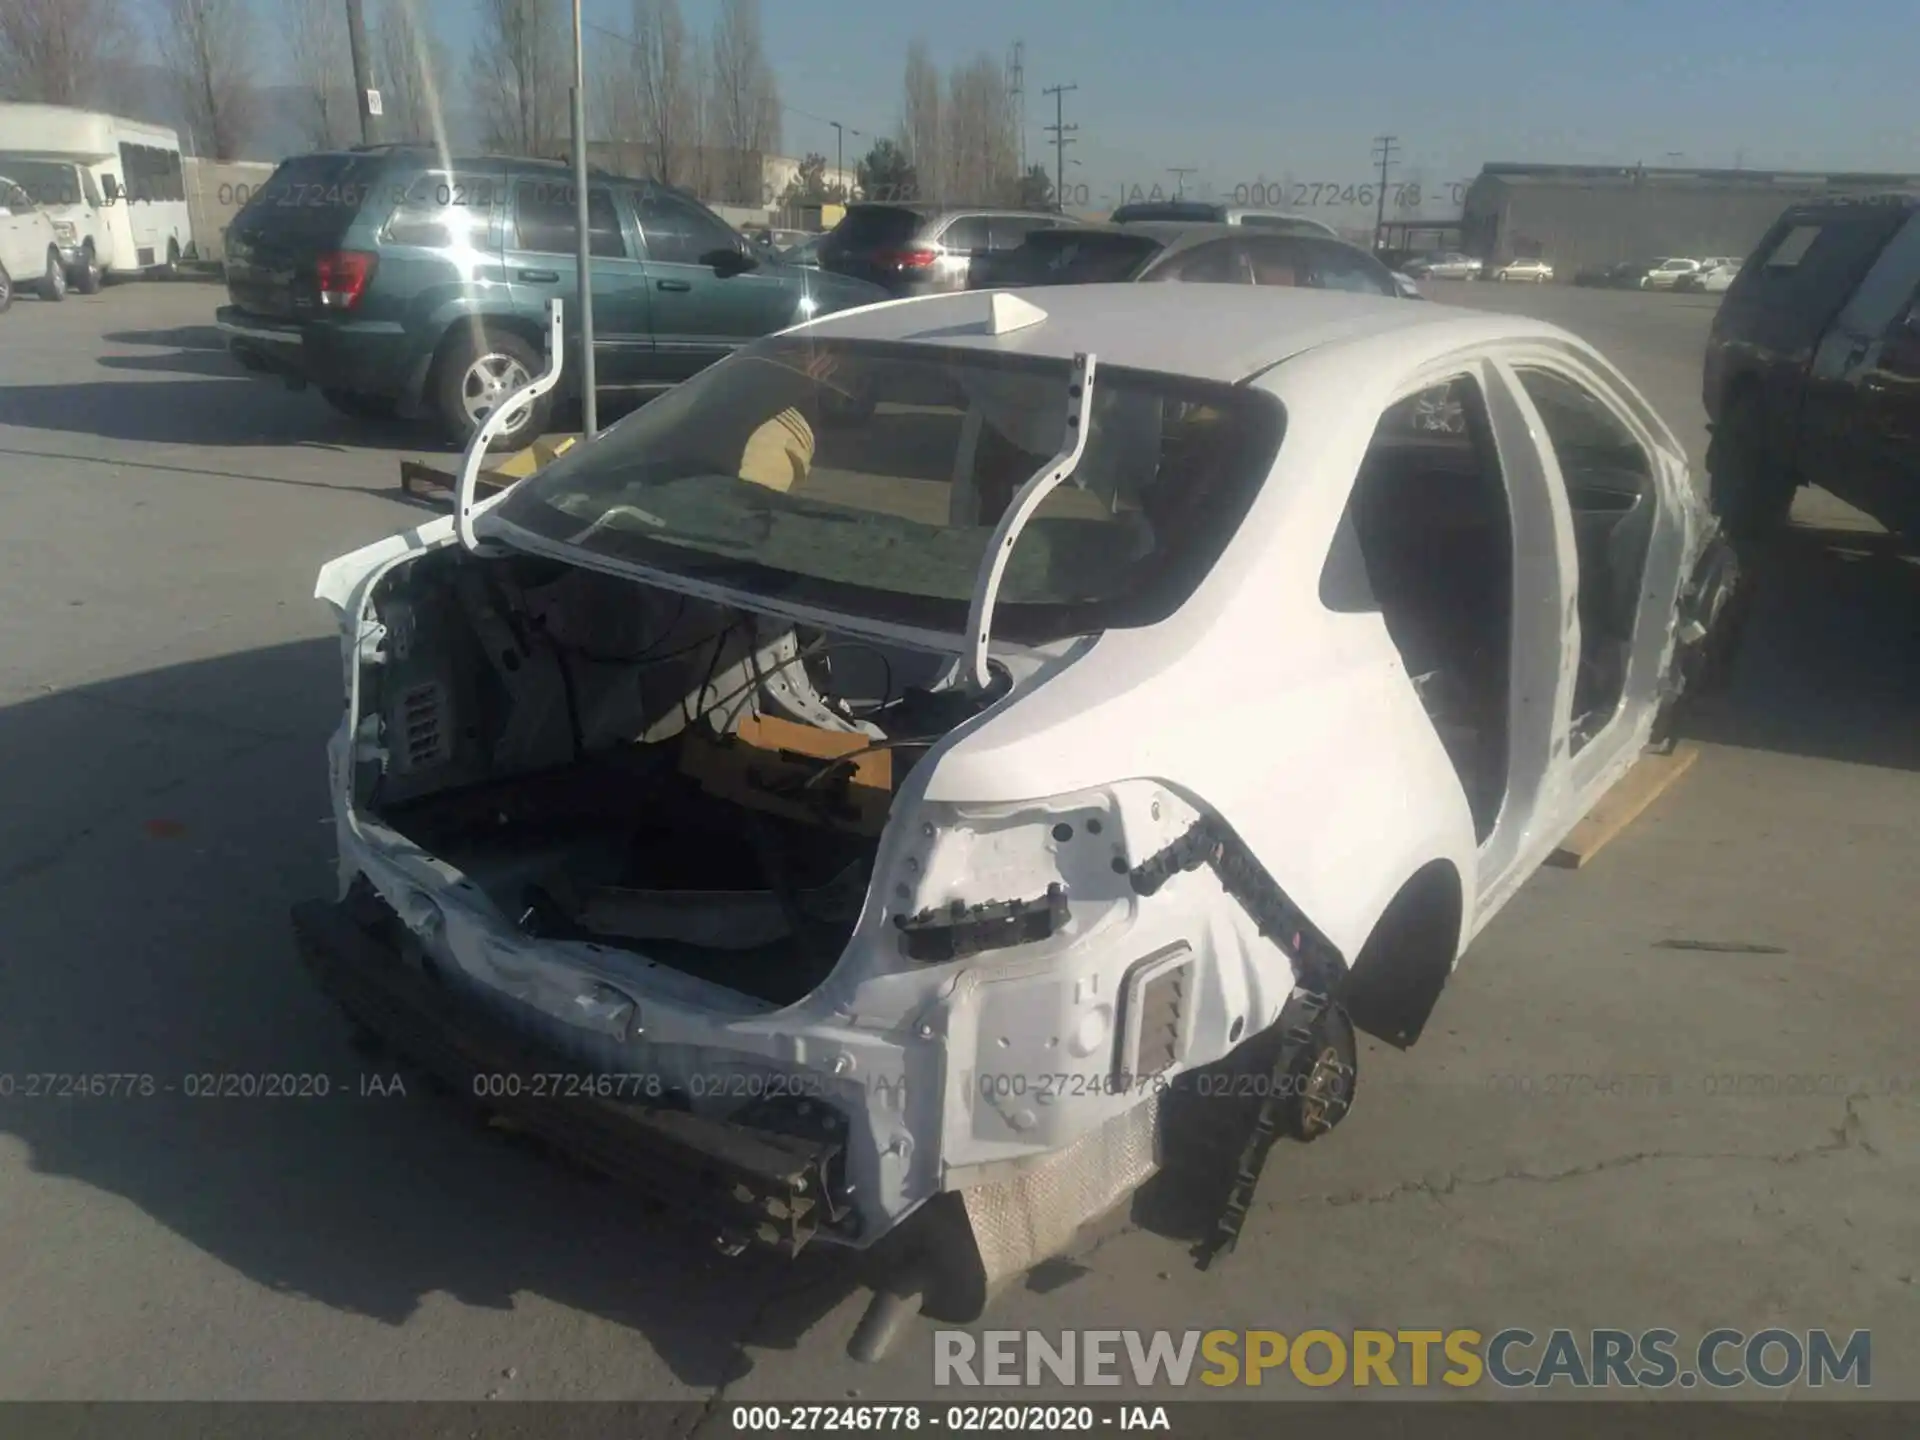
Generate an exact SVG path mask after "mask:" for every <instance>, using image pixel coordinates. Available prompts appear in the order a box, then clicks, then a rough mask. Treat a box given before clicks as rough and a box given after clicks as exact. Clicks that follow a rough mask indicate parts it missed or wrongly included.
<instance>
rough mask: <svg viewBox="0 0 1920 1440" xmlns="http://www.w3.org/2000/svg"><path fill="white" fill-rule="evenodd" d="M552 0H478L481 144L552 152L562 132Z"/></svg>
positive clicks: (563, 80)
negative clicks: (482, 140) (484, 141)
mask: <svg viewBox="0 0 1920 1440" xmlns="http://www.w3.org/2000/svg"><path fill="white" fill-rule="evenodd" d="M561 28H562V27H561V25H560V12H559V7H558V5H557V4H555V3H554V0H480V38H479V39H478V40H476V41H475V42H474V46H473V80H474V90H475V92H476V98H477V99H478V101H479V104H480V116H481V124H482V125H483V126H484V127H485V130H486V139H487V144H489V145H491V146H494V147H496V148H499V149H504V150H508V151H511V152H513V153H514V154H519V155H544V156H556V155H558V154H559V153H560V152H561V151H562V150H563V149H565V141H566V136H567V120H566V115H567V103H566V101H567V91H568V88H569V79H568V73H567V72H568V69H569V66H568V65H567V63H566V62H565V50H564V45H563V43H562V35H561Z"/></svg>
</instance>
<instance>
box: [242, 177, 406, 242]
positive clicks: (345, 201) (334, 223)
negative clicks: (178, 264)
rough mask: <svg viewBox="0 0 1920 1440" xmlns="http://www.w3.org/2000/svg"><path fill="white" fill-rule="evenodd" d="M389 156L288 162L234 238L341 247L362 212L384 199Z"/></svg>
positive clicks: (252, 203) (245, 213)
mask: <svg viewBox="0 0 1920 1440" xmlns="http://www.w3.org/2000/svg"><path fill="white" fill-rule="evenodd" d="M387 171H388V162H387V157H386V156H384V155H360V154H339V155H334V154H322V155H299V156H296V157H294V158H293V159H291V160H287V161H284V162H282V164H281V165H280V168H279V169H277V170H275V171H274V172H273V174H272V175H271V176H269V177H268V178H267V182H266V184H264V185H262V186H261V187H260V188H259V189H258V190H256V191H255V192H254V194H253V198H252V199H251V200H249V201H248V202H247V203H246V205H245V206H243V207H242V208H241V211H240V213H239V214H238V215H236V216H235V217H234V220H233V230H234V233H236V234H239V235H245V236H260V235H265V236H272V237H276V238H279V237H286V238H298V239H300V240H303V241H306V242H308V243H311V244H315V245H331V244H335V243H337V242H338V241H339V240H340V238H341V237H342V236H344V235H345V234H346V233H347V227H348V226H350V225H352V224H353V221H354V217H355V216H357V215H358V214H359V213H360V207H361V206H362V205H365V204H366V203H367V202H368V201H369V200H372V199H374V198H376V197H377V196H378V195H379V194H380V190H381V186H382V185H383V183H384V181H385V178H386V175H387Z"/></svg>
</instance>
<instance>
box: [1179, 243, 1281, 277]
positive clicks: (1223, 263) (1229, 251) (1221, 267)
mask: <svg viewBox="0 0 1920 1440" xmlns="http://www.w3.org/2000/svg"><path fill="white" fill-rule="evenodd" d="M1152 278H1154V279H1156V280H1173V281H1178V282H1180V283H1182V284H1187V285H1245V284H1248V283H1249V282H1250V276H1249V273H1248V270H1247V265H1246V261H1245V259H1244V258H1243V257H1242V256H1241V253H1240V246H1239V242H1238V241H1234V240H1216V241H1214V242H1213V243H1212V244H1209V245H1199V246H1196V247H1195V248H1194V249H1193V250H1191V251H1189V252H1188V253H1187V254H1186V255H1183V256H1181V257H1179V258H1178V259H1176V260H1175V261H1174V262H1173V263H1172V264H1171V265H1168V266H1167V267H1166V268H1165V269H1163V270H1160V271H1158V272H1156V273H1155V274H1154V276H1153V277H1152ZM1272 283H1274V284H1276V285H1277V284H1281V283H1284V282H1282V281H1279V280H1275V281H1273V282H1272Z"/></svg>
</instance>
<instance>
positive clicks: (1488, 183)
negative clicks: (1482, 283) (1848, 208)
mask: <svg viewBox="0 0 1920 1440" xmlns="http://www.w3.org/2000/svg"><path fill="white" fill-rule="evenodd" d="M1888 190H1920V176H1916V175H1876V174H1861V173H1839V172H1833V173H1825V174H1822V173H1817V172H1790V171H1779V170H1701V169H1681V168H1670V169H1655V168H1653V167H1651V166H1638V165H1634V166H1605V165H1511V164H1490V165H1486V166H1484V167H1482V169H1481V171H1480V174H1479V176H1478V178H1476V179H1475V180H1474V181H1473V183H1472V184H1471V185H1469V186H1468V187H1467V193H1466V197H1465V203H1464V205H1463V207H1462V213H1461V218H1460V229H1459V236H1460V248H1461V249H1462V250H1465V251H1466V252H1468V253H1469V254H1472V255H1477V256H1479V257H1481V258H1483V259H1486V260H1490V261H1493V262H1494V263H1504V262H1505V261H1508V260H1513V259H1520V258H1536V257H1537V258H1540V259H1544V260H1546V261H1548V262H1549V263H1550V264H1551V265H1552V266H1553V267H1554V271H1555V274H1556V276H1557V277H1558V278H1559V279H1560V280H1562V281H1565V280H1570V279H1572V278H1573V276H1574V274H1575V272H1577V271H1580V270H1585V269H1590V268H1598V267H1601V266H1606V265H1612V264H1617V263H1621V262H1625V261H1637V260H1643V259H1645V260H1652V259H1657V258H1660V257H1663V256H1668V255H1688V256H1705V255H1735V256H1741V257H1744V256H1746V255H1748V254H1750V253H1751V252H1752V250H1753V248H1754V246H1755V245H1757V244H1758V243H1759V241H1760V237H1761V236H1762V235H1764V234H1765V233H1766V231H1767V227H1768V226H1770V225H1772V224H1773V222H1774V221H1775V220H1777V219H1779V218H1780V212H1781V211H1783V210H1785V209H1786V208H1787V207H1788V206H1789V205H1792V204H1795V203H1797V202H1800V201H1805V200H1818V199H1823V198H1829V197H1832V196H1835V195H1849V194H1872V193H1876V192H1885V191H1888Z"/></svg>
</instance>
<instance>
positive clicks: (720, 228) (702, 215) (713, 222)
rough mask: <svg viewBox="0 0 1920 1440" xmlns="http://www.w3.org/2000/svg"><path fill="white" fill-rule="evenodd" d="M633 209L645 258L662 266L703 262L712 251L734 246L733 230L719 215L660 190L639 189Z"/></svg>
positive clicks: (705, 262)
mask: <svg viewBox="0 0 1920 1440" xmlns="http://www.w3.org/2000/svg"><path fill="white" fill-rule="evenodd" d="M635 208H636V210H637V211H638V212H639V216H640V238H641V239H642V241H644V242H645V244H646V247H647V258H648V259H649V260H653V261H657V262H658V263H660V264H662V265H703V264H708V263H710V260H711V257H712V255H713V253H714V251H716V250H733V249H736V248H737V247H736V245H735V243H734V236H733V231H731V230H729V229H728V228H727V226H726V224H725V222H723V221H722V220H720V219H719V217H717V216H714V215H709V214H707V212H706V211H704V210H702V209H701V208H700V207H699V206H697V205H694V204H691V203H689V202H688V201H686V200H683V199H681V198H680V197H679V196H678V195H671V194H668V193H667V192H666V191H663V190H653V189H649V190H643V191H642V192H641V193H640V195H639V196H638V197H637V199H636V202H635Z"/></svg>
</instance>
